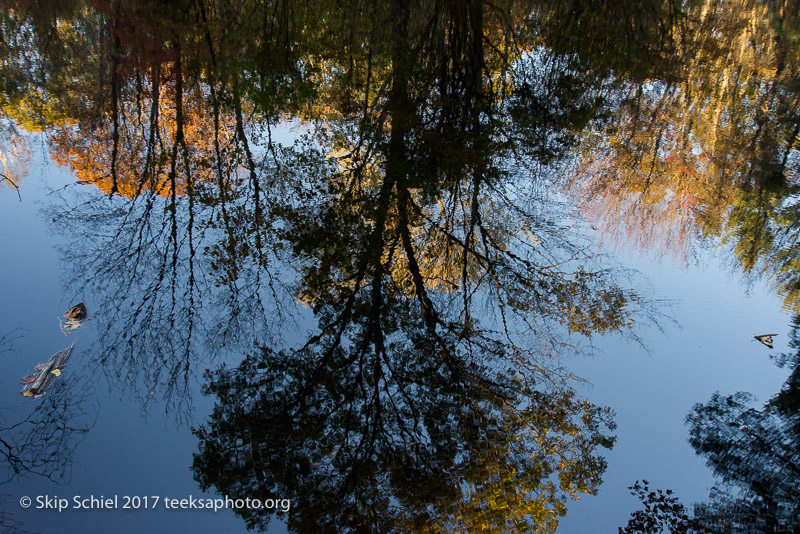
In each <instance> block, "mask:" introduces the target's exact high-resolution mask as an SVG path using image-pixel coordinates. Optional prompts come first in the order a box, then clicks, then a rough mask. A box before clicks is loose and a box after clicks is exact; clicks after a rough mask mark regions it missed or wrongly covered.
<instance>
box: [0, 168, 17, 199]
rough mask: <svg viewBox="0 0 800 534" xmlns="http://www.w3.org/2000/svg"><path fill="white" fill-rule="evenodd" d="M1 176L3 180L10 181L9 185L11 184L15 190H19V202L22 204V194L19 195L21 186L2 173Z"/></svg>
mask: <svg viewBox="0 0 800 534" xmlns="http://www.w3.org/2000/svg"><path fill="white" fill-rule="evenodd" d="M0 176H2V177H3V180H8V183H10V184H11V185H13V186H14V189H16V190H17V196H18V197H19V201H20V202H22V195H20V193H19V186H18V185H17V184H15V183H14V180H12V179H11V178H9V177H8V176H6V175H5V174H3V173H0Z"/></svg>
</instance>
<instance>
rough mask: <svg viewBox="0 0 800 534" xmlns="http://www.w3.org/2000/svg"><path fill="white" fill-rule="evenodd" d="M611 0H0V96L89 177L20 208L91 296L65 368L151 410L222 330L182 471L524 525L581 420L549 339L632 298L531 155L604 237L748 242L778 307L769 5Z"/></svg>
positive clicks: (236, 487) (400, 510) (417, 522)
mask: <svg viewBox="0 0 800 534" xmlns="http://www.w3.org/2000/svg"><path fill="white" fill-rule="evenodd" d="M620 6H621V7H617V8H610V7H609V6H591V8H589V7H587V6H586V5H584V4H582V3H580V2H567V3H564V2H545V1H540V2H524V1H512V0H508V1H503V2H500V3H496V2H495V3H484V2H480V1H472V2H467V3H463V2H453V1H436V0H432V1H423V2H418V3H413V4H409V3H406V2H402V1H400V0H389V1H383V2H380V1H373V2H360V1H354V2H350V3H345V4H336V5H330V3H329V2H310V3H306V4H304V5H303V7H302V9H301V8H300V7H299V6H297V5H296V4H295V3H293V2H289V1H280V0H279V1H276V2H264V3H260V2H251V3H248V2H244V3H238V2H237V3H229V2H214V3H207V2H203V1H196V2H180V3H177V4H174V5H172V4H171V5H169V6H165V5H162V4H158V3H154V2H136V3H133V2H116V3H113V4H112V5H108V6H107V5H105V4H103V5H99V4H98V3H94V2H89V3H87V4H83V3H76V4H70V5H68V6H65V5H61V4H59V3H57V2H15V3H14V6H13V7H12V8H11V9H7V10H4V12H3V19H2V25H3V35H4V38H5V39H6V41H5V42H8V43H13V45H14V46H13V47H10V48H4V50H3V53H4V54H5V55H4V56H3V57H4V58H7V60H6V61H4V63H3V67H2V68H3V73H2V74H3V75H4V76H3V79H4V82H3V83H4V86H3V89H4V91H3V92H4V100H3V113H4V114H5V116H7V117H8V118H11V119H13V120H14V121H15V122H16V124H19V125H22V126H24V127H25V128H27V129H28V130H35V131H44V132H45V133H46V134H47V136H48V140H49V149H50V151H51V155H52V157H53V159H54V160H56V161H57V162H59V164H62V165H66V166H68V167H69V168H70V169H71V170H72V171H73V172H74V173H75V174H76V175H77V176H78V178H79V181H80V183H82V184H85V183H92V184H95V185H96V186H97V187H98V188H99V189H100V190H101V191H102V192H104V193H107V194H108V196H103V197H100V196H98V195H97V194H96V192H95V191H91V190H86V189H84V190H83V191H70V192H69V194H66V195H65V196H64V198H65V200H64V204H63V205H61V206H56V207H54V208H52V209H51V215H52V218H53V219H54V222H55V224H56V226H57V227H58V229H59V230H60V231H61V232H62V233H63V234H64V235H65V236H66V240H65V241H66V244H65V246H64V249H63V250H64V256H65V257H66V258H67V259H68V260H70V262H71V263H72V264H73V265H74V266H75V269H74V275H75V276H74V282H75V283H76V284H86V285H88V287H89V288H91V290H92V291H93V293H94V294H95V295H97V298H96V300H98V301H99V306H98V311H97V313H96V314H94V316H95V317H96V320H97V322H98V323H99V329H100V333H101V335H100V340H101V341H100V342H99V346H98V347H96V348H97V350H96V351H95V352H96V354H98V358H97V360H98V363H99V364H101V366H102V368H103V369H104V370H105V371H106V373H107V374H108V375H109V376H111V377H112V378H114V379H115V380H118V381H119V382H120V383H122V384H127V385H128V386H129V389H130V390H131V391H134V392H136V393H137V394H139V395H140V396H141V398H142V400H143V401H145V402H146V401H147V399H150V398H151V397H152V394H154V393H155V392H158V393H159V394H161V395H163V396H164V397H165V398H166V400H167V402H168V406H169V407H170V408H173V409H175V410H176V412H177V413H179V414H180V413H186V411H187V410H188V409H189V407H190V403H189V397H188V396H189V393H190V390H191V385H192V380H191V377H192V376H193V375H198V374H199V371H200V370H202V369H205V368H206V367H208V366H213V361H214V360H213V356H215V355H217V354H218V353H223V352H224V353H232V352H239V353H244V354H248V355H247V356H246V357H245V358H244V360H243V361H242V362H241V363H239V364H238V365H235V366H233V367H223V368H221V369H218V370H216V371H210V372H208V373H207V375H206V376H207V382H208V383H207V386H206V392H207V393H209V394H211V395H214V396H216V400H217V406H216V408H215V411H214V414H213V415H212V416H211V418H210V419H209V420H208V421H207V423H206V424H205V425H203V426H202V427H200V428H198V429H197V430H196V433H197V436H198V438H199V439H200V451H199V453H198V454H197V455H196V457H195V464H194V470H195V476H196V477H197V479H198V481H199V482H200V483H201V485H202V486H203V487H204V488H210V487H215V488H216V489H217V490H218V491H220V492H223V493H226V494H228V495H231V496H242V497H245V496H251V497H256V496H258V497H262V498H264V497H267V496H275V497H290V498H293V499H295V507H294V508H293V510H292V512H291V513H290V514H289V517H288V524H289V525H290V527H291V528H293V529H295V530H298V531H316V530H340V529H344V530H346V529H350V530H360V529H364V528H367V527H368V526H369V527H371V528H373V529H375V530H422V531H426V530H427V531H449V530H470V531H471V530H476V529H479V528H480V529H489V530H496V531H507V530H509V529H527V530H542V531H551V530H554V529H555V528H556V525H557V520H558V517H560V516H561V515H563V514H564V513H565V511H566V505H565V500H566V498H568V497H570V496H571V497H576V498H577V497H578V496H580V494H581V493H593V492H595V491H596V490H597V487H598V485H599V484H600V480H601V475H602V473H603V471H604V469H605V461H604V459H603V457H602V454H601V452H602V451H601V449H602V448H603V447H610V446H611V444H612V443H613V438H612V437H611V436H610V435H609V432H610V431H611V430H612V429H613V421H612V420H611V416H610V414H609V412H608V411H607V410H604V409H602V408H600V407H597V406H594V405H592V404H591V403H589V402H587V401H584V400H582V399H580V398H579V397H577V396H576V394H575V392H574V389H573V385H574V384H573V382H572V378H573V377H570V376H569V373H568V372H567V371H565V370H563V369H561V368H559V366H558V361H557V357H558V356H559V355H562V354H565V353H571V352H573V351H575V350H579V346H580V345H581V343H582V341H584V340H585V339H586V338H588V337H590V336H592V335H596V334H606V333H609V332H622V333H626V334H627V335H631V336H633V335H634V334H633V333H632V331H631V327H632V326H633V325H634V323H635V322H642V321H643V320H646V319H648V318H649V316H650V310H649V309H648V308H649V307H648V305H647V304H646V303H645V302H643V301H642V299H641V297H640V296H638V295H637V294H636V293H635V292H634V291H632V290H629V289H626V288H625V287H623V285H622V284H621V280H622V279H623V275H622V274H621V273H619V272H616V271H614V270H612V269H610V268H609V267H608V266H604V264H603V262H602V259H601V258H598V257H597V256H596V255H594V254H591V253H589V252H588V251H587V250H586V249H585V247H584V246H583V245H584V241H582V240H581V238H580V236H579V232H578V231H577V230H576V229H575V228H571V227H570V226H571V224H572V223H571V222H570V218H569V217H568V216H567V213H566V210H565V209H564V206H563V205H561V204H560V203H559V202H557V200H556V196H555V195H553V194H551V193H548V192H547V189H549V186H551V185H552V183H553V182H552V179H553V178H554V176H555V175H558V173H557V172H556V171H565V170H566V171H567V177H568V178H567V179H566V180H561V182H562V183H563V182H566V183H567V185H568V186H569V193H570V194H573V195H575V194H578V193H577V192H580V191H584V192H587V193H588V197H587V198H588V199H589V200H587V202H586V203H585V207H586V208H587V211H589V212H593V213H606V214H607V215H608V216H614V217H617V218H616V220H615V221H613V222H615V223H619V224H621V225H623V226H624V227H625V228H627V229H628V230H630V231H631V232H632V233H633V232H635V231H638V230H636V229H637V228H638V229H641V228H645V227H646V228H648V229H652V227H653V226H654V224H653V220H658V221H659V224H658V225H656V226H658V227H660V228H668V229H669V228H674V225H675V224H677V225H678V230H677V232H678V233H677V234H670V237H669V239H671V240H672V241H673V242H676V241H677V242H678V243H682V244H684V245H687V246H688V245H689V244H690V243H691V242H692V239H693V238H694V236H701V235H727V236H729V237H730V238H731V239H732V240H734V241H735V242H736V251H735V252H736V255H737V258H738V259H739V261H740V263H741V265H742V266H743V267H744V268H745V269H750V268H752V267H753V266H754V265H756V263H758V261H763V260H759V258H780V259H781V262H780V263H779V265H780V267H779V268H778V269H777V270H775V271H774V272H775V273H777V274H776V276H777V277H778V280H779V285H780V287H781V291H783V292H784V293H785V294H786V295H787V302H793V298H794V297H792V295H793V293H792V291H793V290H792V287H793V286H792V284H794V283H795V282H796V280H795V278H796V269H795V268H794V267H793V260H792V258H793V257H794V252H792V251H793V250H794V248H796V247H795V243H794V237H793V235H794V234H792V233H791V231H790V230H791V229H792V228H794V225H796V221H797V217H796V216H795V215H796V214H795V212H796V206H795V205H794V204H792V202H791V198H793V197H792V195H794V194H795V192H796V183H794V182H793V181H792V180H793V179H794V178H793V177H794V176H795V175H793V174H792V172H794V171H793V170H792V169H794V168H795V167H796V165H795V164H796V151H794V152H793V150H794V149H793V148H792V147H794V146H795V144H796V139H797V128H796V112H797V106H796V103H797V99H796V93H795V92H793V91H795V89H796V88H794V89H793V87H794V86H793V85H792V83H791V82H792V80H796V73H795V72H794V70H793V69H794V68H795V67H793V66H792V65H796V63H797V62H793V61H791V59H792V57H793V56H792V54H794V53H795V52H794V50H796V49H797V48H796V47H795V48H792V47H791V46H790V44H791V43H792V42H793V41H792V40H793V39H794V33H792V32H793V31H794V30H793V26H791V25H789V24H788V22H790V21H794V19H793V18H791V17H794V15H791V16H790V15H787V14H786V13H789V11H790V10H789V11H787V10H786V9H776V8H775V6H772V4H770V6H771V7H770V6H766V5H761V4H753V5H752V6H738V7H736V6H732V5H730V4H729V3H728V2H722V1H720V2H716V3H715V2H710V1H709V2H704V3H701V4H698V5H697V6H695V5H694V4H693V5H691V6H682V5H680V4H678V3H674V2H656V1H653V2H644V3H642V2H627V3H625V4H620ZM684 7H685V9H684ZM784 7H785V6H784ZM776 13H779V14H780V16H778V15H776ZM781 17H786V18H785V20H784V18H781ZM750 19H752V20H756V19H757V20H762V21H767V22H765V23H763V24H761V25H752V26H749V25H747V24H745V23H744V22H742V21H746V20H750ZM783 22H787V25H786V26H785V28H786V32H785V33H780V32H778V33H775V32H776V31H777V28H779V27H781V28H783V26H781V24H783ZM744 28H747V29H744ZM705 30H708V31H705ZM771 32H772V33H771ZM708 35H711V36H713V38H712V37H702V36H708ZM742 35H744V36H746V37H747V36H749V37H752V39H751V40H750V41H748V40H747V39H743V38H742ZM776 35H780V36H781V37H780V38H778V39H777V40H775V39H772V37H775V36H776ZM692 36H695V37H692ZM697 36H701V37H697ZM715 39H716V40H715ZM781 39H784V40H781ZM749 42H751V43H753V44H752V46H751V45H749V44H747V43H749ZM769 43H773V45H774V46H773V45H769V46H768V44H769ZM762 45H763V46H762ZM751 49H752V50H751ZM753 50H761V51H763V50H766V51H767V52H765V53H766V54H767V55H766V56H759V55H757V54H756V55H752V54H751V53H750V52H752V51H753ZM720 51H726V53H727V54H728V57H729V58H732V59H733V60H734V64H735V65H736V66H735V69H736V70H732V69H734V67H732V66H727V65H728V64H727V62H726V61H724V60H723V59H721V58H722V57H723V54H722V53H721V52H720ZM676 54H679V55H680V57H682V58H684V59H683V60H682V61H680V62H678V61H676V60H675V57H676ZM30 57H36V58H38V60H37V62H36V63H35V65H34V64H31V62H30V61H28V60H26V58H30ZM709 57H711V58H714V60H713V61H710V60H708V58H709ZM765 58H766V59H765ZM773 63H774V65H773ZM745 66H747V68H745ZM773 68H774V70H773ZM748 69H749V70H748ZM734 72H735V73H736V74H735V76H736V77H738V76H744V77H745V78H746V79H745V78H740V79H739V80H738V81H735V82H734V81H732V80H733V79H734V77H735V76H734ZM654 80H658V81H654ZM709 80H722V82H720V83H721V85H719V86H716V89H715V86H714V84H713V83H711V82H709ZM709 91H710V92H711V96H709ZM742 91H744V93H743V92H742ZM745 97H746V98H745ZM747 99H752V101H760V102H764V103H765V106H766V107H764V106H761V107H758V106H742V105H741V102H742V101H744V100H747ZM748 101H749V100H748ZM289 123H291V124H295V125H297V124H300V125H302V128H303V129H304V131H305V133H304V134H298V135H297V136H296V137H297V139H296V142H294V144H293V145H292V146H287V144H280V143H278V142H277V141H276V140H275V134H276V132H277V131H278V129H280V127H283V126H285V125H286V124H289ZM598 133H599V134H601V135H597V134H598ZM698 145H699V146H700V148H699V149H697V148H696V147H697V146H698ZM568 156H575V158H574V159H566V160H565V158H568ZM565 161H568V162H569V165H566V164H565ZM701 176H702V179H700V177H701ZM561 177H563V172H562V176H561ZM561 177H558V178H559V179H561ZM676 199H679V200H680V202H678V203H677V204H676V202H677V200H676ZM731 204H733V205H734V208H733V209H732V210H727V208H726V206H729V205H731ZM795 204H796V203H795ZM676 206H679V207H680V209H678V208H676ZM687 206H691V207H692V209H691V210H689V209H688V208H686V209H684V208H685V207H687ZM688 212H691V215H690V216H688V217H684V216H685V215H686V214H687V213H688ZM619 213H623V214H624V215H625V216H624V217H619V216H617V214H619ZM601 219H602V217H601ZM606 221H608V219H606ZM643 221H644V222H643ZM676 221H677V222H676ZM662 222H663V224H661V223H662ZM610 226H613V224H610ZM723 228H725V230H724V231H723V230H722V229H723ZM781 232H783V233H781ZM675 235H678V237H679V239H677V240H675V239H674V237H675ZM689 236H692V239H690V238H689ZM650 238H651V237H650V236H646V237H644V238H643V241H642V242H643V243H650V242H652V241H648V239H650ZM298 305H302V306H305V307H307V308H308V309H310V312H308V313H305V312H303V311H302V310H299V306H298ZM309 324H311V325H312V326H309V327H308V329H307V330H308V331H306V329H305V328H301V325H309ZM570 334H572V336H571V337H570ZM254 346H255V347H256V348H255V349H254V348H253V347H254ZM703 425H706V426H707V425H712V422H710V421H705V420H704V422H703ZM703 425H701V426H703ZM709 428H710V427H709ZM754 428H755V427H754ZM242 514H243V515H244V516H245V520H246V521H247V524H248V526H251V527H258V528H261V527H264V526H265V525H266V524H267V522H268V521H269V516H268V515H267V514H265V513H264V512H252V511H242Z"/></svg>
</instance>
